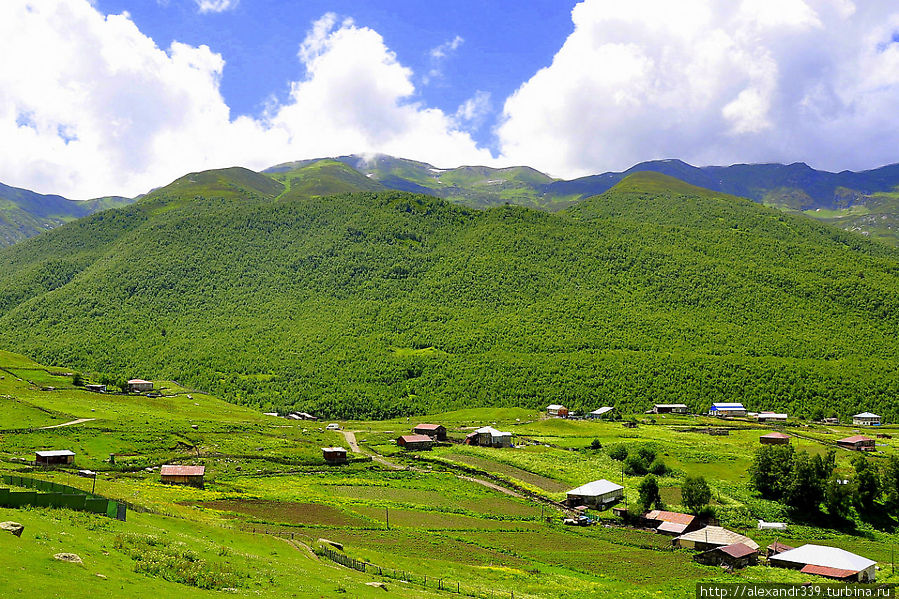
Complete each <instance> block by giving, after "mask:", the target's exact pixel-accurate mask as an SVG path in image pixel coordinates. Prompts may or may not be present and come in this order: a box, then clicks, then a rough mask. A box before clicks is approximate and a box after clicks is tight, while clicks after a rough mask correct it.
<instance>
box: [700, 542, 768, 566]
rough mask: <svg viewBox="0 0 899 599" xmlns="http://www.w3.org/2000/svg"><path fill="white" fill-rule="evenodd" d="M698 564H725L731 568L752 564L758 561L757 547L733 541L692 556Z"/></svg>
mask: <svg viewBox="0 0 899 599" xmlns="http://www.w3.org/2000/svg"><path fill="white" fill-rule="evenodd" d="M693 559H694V560H695V561H697V562H699V563H700V564H705V565H707V566H725V567H728V568H730V569H732V570H737V569H739V568H745V567H747V566H754V565H756V564H757V563H758V561H759V550H758V547H756V548H754V549H753V548H752V547H750V546H749V545H745V544H743V543H733V544H731V545H724V546H721V547H715V548H714V549H709V550H708V551H703V552H702V553H698V554H696V555H694V556H693Z"/></svg>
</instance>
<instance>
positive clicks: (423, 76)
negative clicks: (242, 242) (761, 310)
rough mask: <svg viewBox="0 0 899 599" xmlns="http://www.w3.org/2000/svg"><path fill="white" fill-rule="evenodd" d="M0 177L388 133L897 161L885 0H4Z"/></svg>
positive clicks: (518, 145) (438, 143)
mask: <svg viewBox="0 0 899 599" xmlns="http://www.w3.org/2000/svg"><path fill="white" fill-rule="evenodd" d="M0 56H5V57H10V56H14V57H15V60H4V61H0V139H3V140H4V143H3V144H0V181H2V182H3V183H6V184H8V185H14V186H18V187H25V188H28V189H33V190H35V191H39V192H43V193H59V194H62V195H65V196H67V197H72V198H75V199H86V198H90V197H97V196H102V195H111V194H117V195H136V194H138V193H143V192H145V191H147V190H148V189H150V188H152V187H156V186H159V185H164V184H166V183H167V182H169V181H171V180H173V179H175V178H177V177H179V176H181V175H183V174H185V173H188V172H193V171H198V170H203V169H209V168H220V167H227V166H234V165H238V166H245V167H247V168H251V169H254V170H261V169H264V168H266V167H269V166H272V165H274V164H278V163H281V162H287V161H291V160H299V159H305V158H316V157H327V156H337V155H342V154H350V153H354V154H364V155H365V154H375V153H384V154H391V155H394V156H400V157H404V158H412V159H416V160H422V161H425V162H429V163H431V164H433V165H435V166H437V167H441V168H449V167H454V166H459V165H462V164H483V165H490V166H507V165H516V164H521V165H527V166H531V167H534V168H536V169H539V170H541V171H543V172H546V173H548V174H550V175H552V176H555V177H560V178H573V177H579V176H584V175H589V174H596V173H602V172H606V171H613V170H624V169H627V168H629V167H630V166H632V165H634V164H636V163H638V162H641V161H645V160H654V159H664V158H680V159H682V160H685V161H687V162H689V163H691V164H694V165H697V166H703V165H714V164H717V165H727V164H734V163H738V162H783V163H791V162H799V161H802V162H806V163H808V164H809V165H811V166H813V167H815V168H820V169H826V170H843V169H851V170H862V169H867V168H875V167H878V166H881V165H884V164H892V163H896V162H899V156H897V154H899V152H897V150H896V148H899V119H896V118H895V116H894V115H895V114H897V113H899V5H897V4H896V2H895V1H894V0H865V1H864V2H862V1H861V0H678V1H677V2H672V1H671V0H569V1H568V2H565V1H564V0H553V1H548V0H537V1H529V2H512V1H504V2H471V1H468V0H457V1H454V2H443V1H441V2H436V1H432V2H420V1H411V0H410V1H400V2H398V1H392V2H387V1H385V0H371V1H366V2H361V1H357V2H350V1H348V0H297V1H292V2H290V1H286V0H284V1H281V0H139V1H125V0H2V1H0Z"/></svg>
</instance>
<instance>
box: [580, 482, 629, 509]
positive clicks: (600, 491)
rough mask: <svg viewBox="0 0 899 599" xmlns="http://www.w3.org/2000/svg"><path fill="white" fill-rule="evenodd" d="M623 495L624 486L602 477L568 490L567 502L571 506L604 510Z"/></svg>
mask: <svg viewBox="0 0 899 599" xmlns="http://www.w3.org/2000/svg"><path fill="white" fill-rule="evenodd" d="M623 497H624V487H622V486H621V485H618V484H615V483H613V482H611V481H608V480H606V479H604V478H602V479H599V480H595V481H593V482H591V483H587V484H585V485H581V486H580V487H578V488H576V489H572V490H570V491H568V499H567V503H568V505H569V506H570V507H576V506H579V505H584V506H587V507H592V508H597V509H603V510H604V509H606V508H607V507H609V506H611V505H614V504H616V503H618V502H619V501H621V499H622V498H623Z"/></svg>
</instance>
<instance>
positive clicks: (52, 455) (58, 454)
mask: <svg viewBox="0 0 899 599" xmlns="http://www.w3.org/2000/svg"><path fill="white" fill-rule="evenodd" d="M74 461H75V452H74V451H69V450H68V449H53V450H50V451H36V452H34V463H35V464H37V465H38V466H57V465H60V464H71V463H73V462H74Z"/></svg>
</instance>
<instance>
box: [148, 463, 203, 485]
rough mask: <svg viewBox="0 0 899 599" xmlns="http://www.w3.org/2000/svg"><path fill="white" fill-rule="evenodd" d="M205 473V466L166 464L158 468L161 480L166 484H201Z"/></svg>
mask: <svg viewBox="0 0 899 599" xmlns="http://www.w3.org/2000/svg"><path fill="white" fill-rule="evenodd" d="M205 475H206V466H177V465H173V464H166V465H165V466H163V467H162V468H160V469H159V476H160V478H161V479H162V482H163V483H164V484H167V485H193V486H195V487H202V486H203V477H204V476H205Z"/></svg>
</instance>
